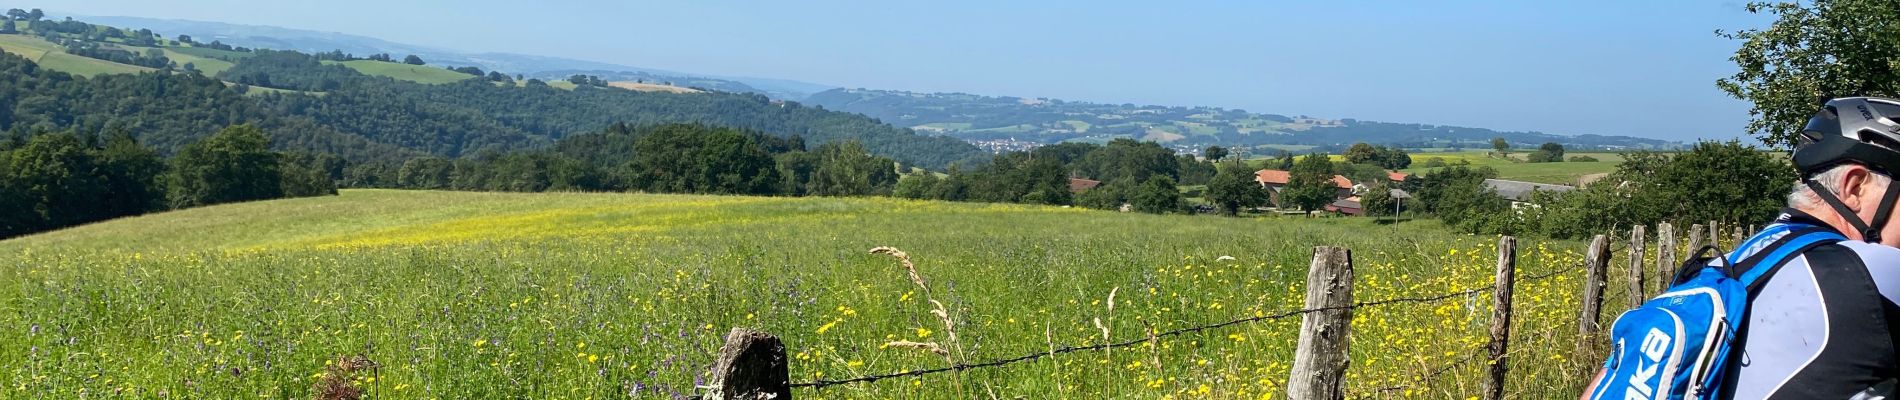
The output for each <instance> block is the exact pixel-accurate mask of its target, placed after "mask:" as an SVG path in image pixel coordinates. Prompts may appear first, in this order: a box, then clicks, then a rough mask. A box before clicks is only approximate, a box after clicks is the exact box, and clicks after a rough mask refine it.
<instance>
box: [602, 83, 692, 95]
mask: <svg viewBox="0 0 1900 400" xmlns="http://www.w3.org/2000/svg"><path fill="white" fill-rule="evenodd" d="M607 86H613V87H617V88H621V89H627V90H633V91H640V92H667V93H700V91H699V90H698V89H693V88H687V87H679V86H672V85H660V84H653V83H640V82H633V81H617V82H607Z"/></svg>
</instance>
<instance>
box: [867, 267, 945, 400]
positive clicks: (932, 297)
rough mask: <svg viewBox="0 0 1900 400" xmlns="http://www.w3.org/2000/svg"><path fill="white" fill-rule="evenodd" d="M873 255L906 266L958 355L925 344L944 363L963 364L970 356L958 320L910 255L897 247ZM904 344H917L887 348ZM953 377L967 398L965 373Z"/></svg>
mask: <svg viewBox="0 0 1900 400" xmlns="http://www.w3.org/2000/svg"><path fill="white" fill-rule="evenodd" d="M871 254H886V255H890V256H891V257H895V258H897V261H898V262H899V263H902V264H903V265H904V271H905V272H907V273H909V274H910V282H911V283H915V284H917V288H919V289H923V290H924V299H925V300H929V301H930V304H931V306H932V307H933V308H932V309H931V310H930V314H931V315H935V316H937V320H938V321H942V322H943V331H944V334H945V335H947V340H948V341H949V342H950V347H951V348H953V349H956V355H955V357H952V356H951V354H950V352H949V351H945V350H944V349H943V347H942V346H938V345H937V344H936V343H925V344H928V345H930V346H931V347H932V348H934V349H935V350H934V351H932V352H933V353H937V355H940V356H943V360H944V362H947V363H949V364H950V365H958V364H961V363H963V360H966V359H968V354H967V353H964V351H963V341H962V340H961V339H959V338H958V337H957V324H956V320H955V319H953V318H951V316H950V310H949V308H947V307H944V306H943V302H940V301H937V296H936V294H935V293H932V292H931V291H930V285H929V284H926V283H924V276H923V274H920V273H918V272H917V264H916V263H913V262H911V260H910V253H905V252H904V251H903V250H898V249H897V248H896V247H890V246H878V247H874V248H872V249H871ZM903 343H915V342H904V341H898V342H891V343H890V344H887V346H896V345H899V344H903ZM952 375H953V376H955V377H956V379H957V394H958V397H967V396H964V395H963V373H962V372H956V373H954V374H952Z"/></svg>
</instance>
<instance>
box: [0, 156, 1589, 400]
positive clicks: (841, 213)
mask: <svg viewBox="0 0 1900 400" xmlns="http://www.w3.org/2000/svg"><path fill="white" fill-rule="evenodd" d="M1496 241H1497V239H1496V238H1495V237H1473V236H1467V235H1458V234H1451V233H1448V231H1446V230H1444V229H1443V228H1442V227H1440V226H1437V225H1435V223H1433V222H1430V221H1423V222H1408V223H1401V224H1397V225H1379V224H1374V223H1372V221H1370V220H1365V219H1297V218H1277V219H1233V218H1219V217H1199V216H1159V215H1146V214H1124V213H1114V212H1104V211H1086V210H1080V209H1068V208H1054V207H1039V206H1023V205H990V204H970V203H942V202H921V201H906V200H894V199H884V198H868V199H842V198H759V197H709V196H685V195H640V194H491V193H459V192H427V191H391V190H345V191H343V192H342V195H340V196H333V197H322V198H305V199H291V200H277V201H267V202H254V203H241V204H230V205H221V206H214V207H207V208H199V209H189V210H182V211H175V212H168V213H162V214H156V215H147V216H141V217H134V218H127V219H121V220H115V221H108V222H103V223H97V224H91V225H85V226H80V227H76V228H71V229H66V230H61V231H55V232H50V233H45V234H39V235H34V236H29V237H23V238H16V239H12V240H7V241H0V263H4V266H5V267H4V268H0V281H5V282H9V284H7V285H0V310H4V312H0V331H4V332H6V333H5V334H4V335H0V397H34V398H87V397H127V398H154V397H174V398H181V397H182V398H260V397H261V398H310V397H311V391H312V390H313V386H314V385H315V384H316V383H315V382H316V381H318V380H322V379H326V378H328V377H331V376H336V377H338V378H336V379H335V380H333V381H332V382H331V383H335V384H340V385H349V386H353V387H356V388H360V389H362V390H365V391H366V394H367V395H368V396H370V397H369V398H387V399H427V398H560V399H585V398H597V399H598V398H627V397H635V398H677V397H678V396H682V395H691V394H694V393H696V391H695V389H694V388H693V387H694V385H695V384H696V383H697V382H701V380H700V379H701V374H702V373H703V372H704V371H705V370H706V369H707V368H708V366H709V364H710V363H711V362H712V354H713V353H714V351H715V349H716V348H717V347H718V346H719V345H720V344H721V343H722V337H723V335H724V334H725V333H726V332H727V331H728V330H729V329H731V328H733V327H752V328H758V329H762V330H765V331H768V332H772V333H775V334H777V335H780V336H781V337H783V338H784V339H785V341H786V347H787V350H788V354H789V355H790V358H791V359H790V360H789V361H790V367H791V375H792V380H793V381H795V382H806V381H811V380H814V379H839V378H846V377H852V376H859V375H866V374H876V373H891V372H898V371H906V370H918V369H925V368H936V367H943V366H945V365H946V359H945V358H944V357H940V356H939V355H937V354H931V353H926V352H922V351H918V350H912V349H904V348H902V347H901V346H888V345H887V344H889V343H891V342H894V341H916V342H938V343H942V344H944V345H945V346H947V347H949V348H950V349H951V350H949V352H950V356H949V357H951V358H955V359H959V360H967V361H971V362H978V361H986V360H993V359H1000V358H1008V357H1015V356H1020V355H1025V354H1035V353H1042V352H1046V351H1049V349H1051V348H1052V347H1060V346H1065V345H1078V346H1079V345H1090V344H1096V343H1102V342H1104V340H1113V341H1124V340H1134V339H1140V338H1145V337H1147V335H1149V332H1150V329H1153V330H1159V331H1167V330H1170V329H1178V328H1187V327H1194V326H1201V325H1206V324H1210V323H1216V322H1222V321H1228V320H1232V319H1237V318H1246V317H1254V316H1260V315H1266V314H1273V313H1279V312H1285V311H1289V310H1297V309H1299V308H1300V307H1301V306H1302V296H1303V293H1304V288H1303V287H1304V286H1305V284H1304V279H1305V275H1306V265H1307V264H1308V260H1309V257H1310V256H1311V254H1312V247H1313V246H1316V245H1341V246H1347V247H1349V248H1351V249H1352V250H1353V251H1354V253H1353V255H1354V258H1355V261H1356V266H1357V276H1358V278H1357V282H1358V284H1357V285H1356V289H1355V295H1356V296H1357V298H1358V299H1360V300H1361V301H1371V300H1378V299H1390V298H1398V297H1417V296H1424V295H1438V294H1443V293H1451V292H1456V291H1460V290H1467V289H1472V288H1482V287H1485V286H1487V285H1489V284H1490V283H1491V279H1492V271H1493V265H1494V264H1495V262H1496V260H1495V257H1496V256H1495V253H1494V249H1493V246H1494V244H1495V243H1496ZM877 246H895V247H897V248H900V249H903V250H905V251H907V252H909V254H910V255H911V257H912V258H914V260H915V262H916V264H917V268H918V270H919V272H920V273H921V275H922V278H923V279H924V280H926V281H927V284H928V285H929V286H930V289H931V290H929V291H925V290H920V289H919V288H918V287H917V286H915V284H913V283H912V282H911V280H910V279H909V278H907V277H906V273H905V272H904V269H903V268H902V267H900V266H899V265H898V264H897V263H896V262H895V261H894V260H893V259H891V258H889V257H885V256H881V255H873V254H867V252H866V250H868V249H870V248H873V247H877ZM1519 246H1520V264H1519V266H1520V269H1521V270H1522V272H1521V275H1520V276H1529V275H1534V274H1540V273H1544V272H1548V271H1568V272H1566V273H1563V274H1559V275H1556V276H1555V277H1554V278H1551V279H1546V280H1538V281H1522V280H1521V281H1520V282H1519V283H1518V291H1517V297H1516V299H1517V300H1516V304H1515V307H1516V312H1517V313H1518V315H1519V318H1518V320H1517V321H1516V322H1515V326H1516V327H1515V328H1514V329H1515V332H1516V333H1515V334H1514V336H1513V343H1512V345H1511V349H1512V353H1511V357H1512V358H1511V360H1512V361H1511V362H1512V367H1513V369H1512V374H1511V377H1510V381H1509V384H1508V386H1507V388H1506V389H1507V392H1508V393H1509V396H1511V397H1513V398H1562V397H1569V396H1574V394H1575V393H1577V391H1579V390H1580V387H1581V384H1582V381H1583V379H1584V378H1586V376H1584V374H1585V373H1586V370H1587V369H1589V368H1592V367H1593V365H1595V364H1597V363H1598V362H1599V361H1600V360H1599V359H1598V358H1597V356H1596V355H1579V354H1573V349H1575V346H1576V343H1577V340H1578V338H1577V337H1576V332H1577V326H1576V319H1577V318H1576V312H1577V311H1576V310H1577V306H1578V305H1577V303H1578V301H1577V299H1576V298H1577V293H1579V291H1580V286H1581V284H1580V282H1579V281H1580V280H1581V275H1580V274H1581V272H1580V271H1579V270H1576V269H1566V268H1570V267H1572V266H1574V265H1576V263H1578V262H1579V261H1580V260H1581V258H1582V256H1581V254H1580V253H1581V249H1580V246H1579V244H1577V243H1573V242H1543V241H1537V240H1529V239H1526V240H1524V241H1521V242H1520V244H1519ZM1222 256H1231V257H1233V260H1221V259H1220V257H1222ZM1619 264H1620V263H1617V262H1612V263H1611V265H1619ZM1618 273H1619V272H1616V270H1615V269H1612V272H1611V273H1610V276H1620V275H1618ZM1610 292H1611V293H1613V295H1612V296H1611V297H1610V298H1609V299H1606V303H1609V304H1623V300H1622V298H1621V297H1617V296H1615V295H1614V294H1615V293H1621V291H1620V290H1611V291H1610ZM1489 299H1490V294H1489V293H1488V292H1485V293H1481V294H1477V295H1470V296H1461V297H1454V298H1451V299H1447V300H1442V301H1436V302H1428V303H1420V304H1410V303H1408V304H1396V305H1390V306H1384V307H1377V308H1364V309H1360V310H1357V311H1355V314H1354V316H1353V321H1354V322H1353V333H1352V342H1353V347H1352V353H1351V356H1352V358H1353V360H1352V364H1351V368H1352V369H1351V370H1350V371H1349V375H1348V380H1347V383H1346V385H1347V387H1348V389H1349V390H1350V391H1351V392H1353V393H1355V394H1357V395H1360V396H1369V397H1416V398H1440V399H1464V398H1467V397H1471V396H1476V395H1477V393H1478V390H1479V389H1478V387H1479V385H1478V384H1477V382H1479V379H1480V376H1481V375H1482V374H1483V373H1484V372H1483V368H1481V367H1479V366H1481V365H1483V363H1482V362H1478V363H1472V364H1467V365H1469V366H1467V367H1463V368H1455V369H1451V370H1449V373H1447V374H1445V375H1443V376H1438V377H1437V378H1436V379H1435V380H1432V381H1429V382H1419V380H1420V377H1421V376H1424V375H1426V374H1428V373H1429V372H1431V371H1435V370H1437V369H1438V368H1440V367H1441V366H1445V365H1453V364H1454V363H1457V362H1459V361H1461V360H1464V359H1466V356H1467V355H1469V354H1473V352H1475V351H1478V349H1481V348H1482V347H1483V345H1484V340H1485V338H1486V337H1487V334H1486V330H1487V324H1488V322H1487V319H1488V316H1489V315H1490V313H1491V310H1490V309H1489V308H1490V307H1489V305H1488V304H1489V302H1490V300H1489ZM932 300H935V301H939V302H941V303H943V304H944V305H945V306H946V307H947V308H948V309H949V314H950V315H951V317H952V319H953V320H955V325H954V330H952V329H946V327H945V326H944V325H943V324H942V323H940V322H938V320H937V318H936V317H934V316H932V315H930V314H929V308H930V307H931V301H932ZM1606 314H1607V315H1606V317H1605V318H1606V319H1607V318H1611V317H1613V316H1614V315H1615V314H1616V313H1615V312H1613V311H1612V312H1606ZM1098 319H1099V323H1100V325H1099V326H1098V325H1097V322H1096V321H1097V320H1098ZM1298 330H1299V319H1298V318H1297V317H1296V318H1289V319H1277V320H1269V321H1265V322H1259V323H1251V324H1240V325H1235V326H1230V327H1225V328H1216V329H1211V330H1208V331H1204V332H1201V333H1194V334H1186V335H1181V336H1171V337H1164V338H1161V339H1160V340H1158V341H1156V342H1152V345H1140V346H1134V347H1127V348H1122V349H1116V350H1114V351H1112V352H1086V351H1085V352H1075V353H1067V354H1059V355H1055V356H1053V357H1049V358H1044V359H1041V360H1037V361H1033V362H1024V363H1019V364H1013V365H1009V366H1004V367H999V368H986V369H976V370H970V371H966V372H964V373H962V374H960V375H953V374H937V375H928V376H922V377H914V378H897V379H886V380H881V381H877V382H873V383H862V384H855V385H847V386H840V387H833V388H827V389H823V390H812V389H798V391H797V392H796V393H795V395H796V396H797V397H798V398H808V399H828V398H852V399H857V398H864V399H872V398H880V399H881V398H979V397H981V398H988V397H992V396H994V397H998V398H1019V397H1022V398H1109V397H1115V398H1164V397H1174V398H1228V399H1258V398H1280V397H1283V396H1284V389H1283V388H1282V385H1283V384H1284V383H1285V381H1286V379H1287V374H1288V370H1289V368H1290V367H1289V364H1291V362H1292V353H1293V352H1292V349H1293V347H1294V345H1295V341H1296V339H1297V337H1298ZM953 334H954V336H955V337H957V338H958V340H959V341H957V342H951V340H952V339H950V337H951V336H953ZM953 343H954V344H957V345H953ZM357 357H361V360H368V361H371V362H373V363H375V364H376V365H379V367H377V368H375V369H374V370H373V371H365V372H361V373H356V374H353V375H337V374H336V373H334V372H326V371H330V370H339V369H341V368H340V367H337V366H336V364H338V360H340V358H342V359H343V360H347V361H350V364H353V365H367V364H366V363H363V362H361V361H360V360H359V359H357ZM1394 386H1396V387H1399V389H1392V390H1387V391H1379V389H1380V388H1386V387H1394Z"/></svg>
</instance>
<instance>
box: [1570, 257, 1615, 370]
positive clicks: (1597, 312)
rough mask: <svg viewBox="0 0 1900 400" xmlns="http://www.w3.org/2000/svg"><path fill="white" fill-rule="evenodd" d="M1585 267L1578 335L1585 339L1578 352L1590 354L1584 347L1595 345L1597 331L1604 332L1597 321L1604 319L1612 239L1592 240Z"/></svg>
mask: <svg viewBox="0 0 1900 400" xmlns="http://www.w3.org/2000/svg"><path fill="white" fill-rule="evenodd" d="M1583 265H1584V267H1583V268H1584V278H1583V312H1582V313H1581V314H1579V315H1578V316H1577V330H1578V332H1577V333H1579V334H1582V336H1583V339H1582V341H1581V342H1579V343H1578V347H1580V348H1582V349H1579V350H1578V352H1579V353H1580V354H1590V353H1587V352H1584V350H1585V349H1588V348H1587V347H1584V346H1589V345H1591V344H1593V343H1595V342H1596V334H1597V331H1601V330H1603V327H1602V326H1599V325H1598V322H1597V321H1601V320H1602V317H1603V289H1604V288H1605V286H1607V285H1605V283H1604V279H1603V276H1604V275H1606V274H1608V273H1609V268H1610V237H1608V236H1604V235H1597V237H1596V238H1593V239H1590V253H1589V254H1585V255H1584V260H1583Z"/></svg>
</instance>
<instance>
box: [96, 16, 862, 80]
mask: <svg viewBox="0 0 1900 400" xmlns="http://www.w3.org/2000/svg"><path fill="white" fill-rule="evenodd" d="M73 18H75V19H80V20H84V21H87V22H90V23H95V24H103V25H113V26H128V27H139V28H147V29H151V30H153V31H156V32H159V33H161V34H164V35H165V36H166V37H177V36H178V35H180V34H184V35H191V36H192V37H193V38H194V39H196V40H198V41H201V42H210V41H212V40H219V41H222V42H224V43H225V44H229V45H233V46H243V47H251V48H266V49H277V50H297V51H302V52H306V53H320V52H327V51H331V50H342V51H343V52H345V53H352V54H356V55H358V56H365V55H369V54H376V53H389V54H392V55H395V56H396V57H398V58H401V57H403V56H405V55H409V54H415V55H417V56H420V57H422V58H423V59H424V60H426V61H428V62H429V64H431V65H443V66H455V67H465V66H474V67H479V68H481V69H483V70H488V71H500V72H503V73H507V74H511V75H512V74H523V75H529V76H535V77H544V78H552V77H554V74H556V73H561V72H574V73H584V72H586V73H591V74H593V75H626V76H640V79H647V80H650V81H652V80H658V81H670V82H674V83H676V84H678V85H679V86H694V87H700V88H705V89H713V90H720V91H729V92H750V93H759V94H764V95H766V96H769V97H772V98H775V99H784V100H798V99H802V98H804V97H806V96H809V95H811V94H812V93H817V92H821V91H824V90H828V89H831V88H833V86H828V85H822V84H816V83H809V82H800V81H793V80H785V79H771V78H752V77H725V76H713V75H706V74H695V73H687V72H678V71H667V70H660V69H652V68H642V67H634V66H627V65H619V64H613V63H604V62H597V61H586V60H576V59H570V58H561V57H548V56H537V55H526V54H514V53H464V52H459V51H455V50H449V49H441V48H435V47H429V46H418V45H410V44H403V43H396V42H391V41H388V40H383V39H378V38H373V37H368V36H359V35H351V34H345V33H336V32H320V31H313V30H304V29H292V28H282V27H275V26H262V25H241V24H231V23H223V22H206V21H189V20H175V19H157V18H143V17H124V16H110V17H101V16H77V15H75V16H73ZM561 78H565V76H561ZM630 80H631V79H630Z"/></svg>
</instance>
